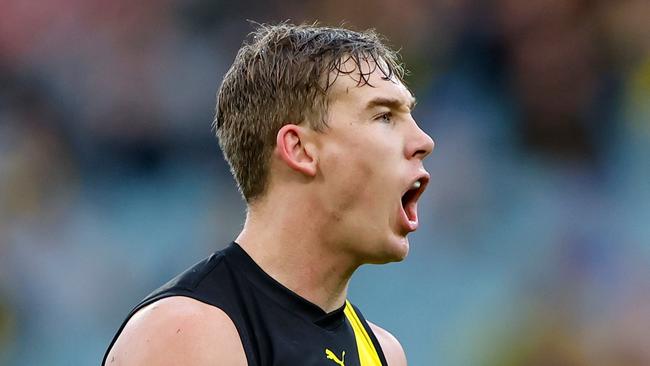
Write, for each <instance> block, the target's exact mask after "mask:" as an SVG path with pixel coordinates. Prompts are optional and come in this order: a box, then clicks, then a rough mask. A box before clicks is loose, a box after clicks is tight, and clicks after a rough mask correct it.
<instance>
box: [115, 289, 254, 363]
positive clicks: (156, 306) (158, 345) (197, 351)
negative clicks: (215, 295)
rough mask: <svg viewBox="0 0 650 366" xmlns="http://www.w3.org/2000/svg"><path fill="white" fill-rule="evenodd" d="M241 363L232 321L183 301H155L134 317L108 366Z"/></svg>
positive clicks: (178, 298) (174, 298)
mask: <svg viewBox="0 0 650 366" xmlns="http://www.w3.org/2000/svg"><path fill="white" fill-rule="evenodd" d="M181 364H182V365H194V366H201V365H214V364H223V365H242V366H245V365H246V356H245V353H244V349H243V347H242V344H241V340H240V338H239V334H238V333H237V329H236V328H235V325H234V323H233V322H232V320H231V319H230V318H229V317H228V315H226V313H224V312H223V311H222V310H221V309H219V308H217V307H214V306H210V305H207V304H204V303H202V302H200V301H198V300H194V299H191V298H188V297H182V296H172V297H168V298H164V299H161V300H158V301H156V302H154V303H152V304H150V305H148V306H146V307H144V308H142V309H141V310H139V311H138V312H137V313H135V314H134V315H133V316H132V317H131V319H129V321H128V322H127V324H126V326H125V327H124V329H123V330H122V332H121V334H120V336H119V337H118V339H117V340H116V342H115V344H114V345H113V347H112V349H111V351H110V353H109V354H108V357H107V358H106V365H107V366H118V365H119V366H122V365H157V366H162V365H181Z"/></svg>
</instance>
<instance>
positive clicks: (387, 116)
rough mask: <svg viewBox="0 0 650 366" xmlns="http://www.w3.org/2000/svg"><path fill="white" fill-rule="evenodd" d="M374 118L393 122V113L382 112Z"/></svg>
mask: <svg viewBox="0 0 650 366" xmlns="http://www.w3.org/2000/svg"><path fill="white" fill-rule="evenodd" d="M375 119H376V120H378V121H380V122H384V123H393V114H392V113H391V112H386V113H382V114H380V115H379V116H377V118H375Z"/></svg>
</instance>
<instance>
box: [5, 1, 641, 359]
mask: <svg viewBox="0 0 650 366" xmlns="http://www.w3.org/2000/svg"><path fill="white" fill-rule="evenodd" d="M246 19H252V20H255V21H258V22H277V21H282V20H291V21H292V22H295V23H300V22H303V21H310V22H311V21H314V20H320V21H321V22H322V23H323V24H329V25H339V24H347V25H349V26H351V27H353V28H356V29H365V28H369V27H374V28H376V29H377V30H378V31H379V32H380V33H383V34H384V35H386V36H387V37H388V38H389V39H390V43H391V44H392V45H393V46H395V47H397V48H401V49H402V54H403V56H404V60H405V61H406V63H407V65H408V66H409V68H410V69H411V70H412V74H411V76H410V77H409V78H408V82H409V85H410V86H411V87H412V88H413V90H414V92H415V94H416V96H417V97H418V99H419V105H418V108H417V109H416V112H415V116H416V119H418V120H419V123H420V124H421V126H422V127H423V128H424V129H425V130H426V131H428V132H429V133H430V134H431V135H432V136H433V137H434V139H435V140H436V143H437V145H436V149H435V151H434V153H433V155H432V156H431V158H430V159H429V161H428V163H427V168H428V170H429V171H430V172H431V174H432V184H430V186H429V190H428V193H427V194H426V195H425V196H424V198H423V199H422V200H421V208H420V217H421V220H422V223H423V225H421V229H420V230H419V231H418V232H417V233H416V234H415V235H413V236H412V241H411V247H412V252H411V255H410V257H409V258H408V259H407V260H406V261H405V262H403V263H399V264H392V265H388V266H384V267H372V266H367V267H364V268H362V269H361V270H360V272H359V273H358V276H357V277H355V279H354V280H353V284H352V291H351V299H352V300H353V301H355V302H356V303H358V304H359V305H360V306H361V307H362V308H363V309H364V310H365V314H366V315H367V317H368V318H370V319H372V320H374V321H375V322H378V323H380V324H382V325H384V326H385V327H386V328H387V329H389V330H391V331H392V332H393V333H394V334H395V335H397V336H398V338H400V339H401V341H402V344H403V345H404V347H405V348H406V351H407V353H408V355H409V358H410V364H411V365H443V366H476V365H479V366H483V365H484V366H496V365H506V366H519V365H521V366H523V365H549V366H563V365H567V366H569V365H577V366H580V365H596V366H601V365H602V366H605V365H607V366H615V365H616V366H618V365H626V366H635V365H645V366H648V365H650V2H648V1H646V0H620V1H605V0H601V1H597V0H596V1H588V0H532V1H518V0H492V1H482V2H481V1H469V0H435V1H431V0H402V1H400V2H399V3H398V2H395V1H390V0H381V1H368V0H364V1H356V2H348V1H345V0H330V1H264V2H261V1H260V2H257V1H251V0H240V1H235V2H227V1H198V0H191V1H180V0H156V1H154V0H142V1H127V0H110V1H109V0H92V1H87V0H43V1H38V2H35V1H23V0H3V1H1V2H0V364H2V365H92V364H98V363H99V360H100V359H101V356H102V354H103V352H104V349H105V347H106V345H107V344H108V342H109V340H110V338H111V337H112V335H113V333H114V332H115V330H116V328H117V327H118V325H119V324H120V322H121V321H122V319H123V317H124V316H125V315H126V313H127V312H128V310H129V309H130V308H131V307H132V306H133V305H134V304H135V303H136V302H138V301H139V300H140V299H141V298H142V297H144V296H145V295H146V294H147V293H148V292H149V291H150V290H152V289H153V288H155V287H157V286H158V285H160V284H161V283H163V282H164V281H166V280H167V279H168V278H169V277H170V276H172V275H174V274H175V273H177V272H179V271H180V270H181V269H183V268H185V267H187V266H189V265H191V264H193V263H194V262H196V261H197V260H199V259H200V258H202V257H204V256H205V255H207V254H209V253H211V252H212V251H214V250H216V249H219V248H220V247H222V246H224V245H225V244H226V243H227V242H229V241H230V240H232V238H233V237H234V235H235V234H236V233H237V232H238V230H239V228H240V224H241V223H242V220H243V218H244V205H243V203H242V201H241V200H240V199H239V196H238V193H237V191H236V188H235V186H234V183H233V181H232V179H231V177H230V175H229V173H228V169H227V166H226V164H225V163H224V161H223V159H222V157H221V153H220V151H219V149H218V146H217V143H216V141H215V139H214V138H213V136H212V134H211V131H210V123H211V120H212V114H213V109H214V101H215V93H216V90H217V87H218V85H219V83H220V80H221V77H222V75H223V73H224V72H225V70H226V69H227V67H228V66H229V64H230V62H231V61H232V59H233V57H234V54H235V52H236V50H237V48H238V47H239V45H240V43H241V41H242V39H243V38H244V36H245V35H246V34H247V33H248V32H250V31H251V30H252V26H251V25H250V24H249V23H248V22H247V21H246Z"/></svg>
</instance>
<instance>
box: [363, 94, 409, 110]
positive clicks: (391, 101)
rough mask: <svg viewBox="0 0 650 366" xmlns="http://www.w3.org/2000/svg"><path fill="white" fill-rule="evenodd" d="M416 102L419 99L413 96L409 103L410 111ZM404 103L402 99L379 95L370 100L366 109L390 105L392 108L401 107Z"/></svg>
mask: <svg viewBox="0 0 650 366" xmlns="http://www.w3.org/2000/svg"><path fill="white" fill-rule="evenodd" d="M416 104H417V100H416V99H415V98H414V97H411V98H410V100H409V102H408V104H407V107H408V109H409V111H412V110H413V108H415V105H416ZM403 105H404V103H403V102H402V100H401V99H397V98H385V97H377V98H374V99H372V100H370V101H369V102H368V105H367V106H366V109H372V108H374V107H379V106H383V107H388V108H390V109H400V108H401V107H402V106H403Z"/></svg>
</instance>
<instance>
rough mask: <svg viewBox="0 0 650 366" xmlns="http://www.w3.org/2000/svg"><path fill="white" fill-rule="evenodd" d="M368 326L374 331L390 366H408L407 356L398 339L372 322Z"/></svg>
mask: <svg viewBox="0 0 650 366" xmlns="http://www.w3.org/2000/svg"><path fill="white" fill-rule="evenodd" d="M368 325H370V329H372V332H373V333H374V334H375V336H376V337H377V340H378V341H379V344H380V345H381V349H382V351H384V356H386V361H387V362H388V366H406V354H405V353H404V348H402V345H401V344H400V343H399V341H398V340H397V338H395V336H393V335H392V334H390V333H389V332H388V331H387V330H385V329H383V328H381V327H380V326H378V325H375V324H373V323H371V322H368Z"/></svg>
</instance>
